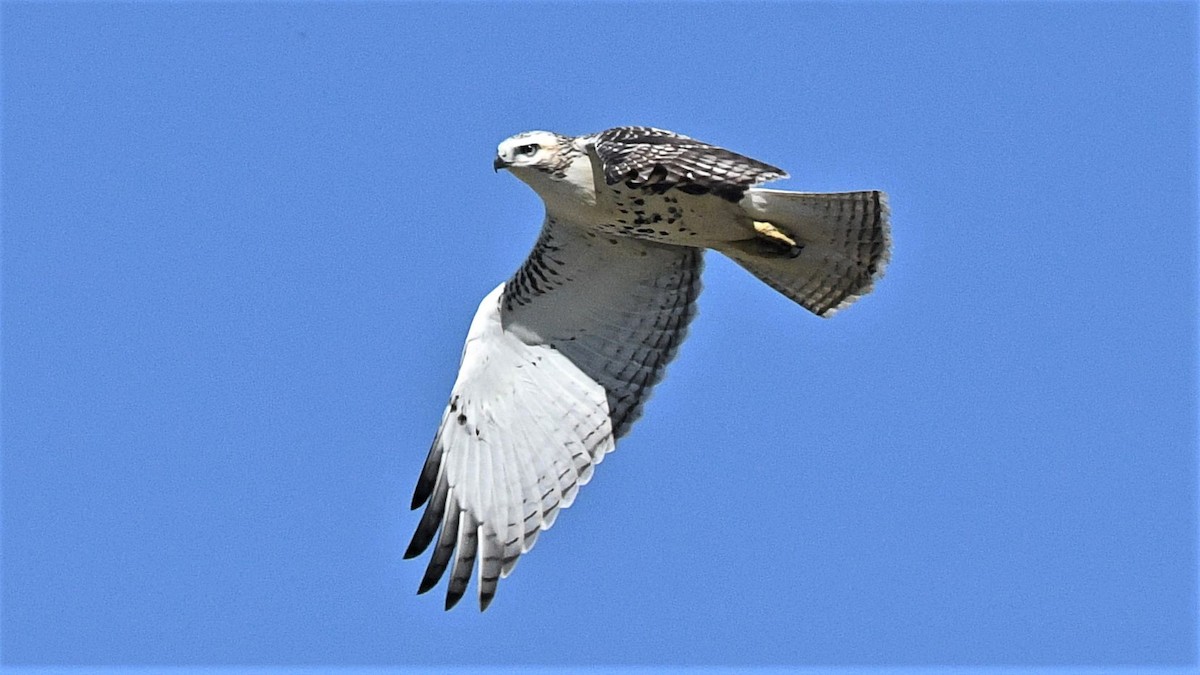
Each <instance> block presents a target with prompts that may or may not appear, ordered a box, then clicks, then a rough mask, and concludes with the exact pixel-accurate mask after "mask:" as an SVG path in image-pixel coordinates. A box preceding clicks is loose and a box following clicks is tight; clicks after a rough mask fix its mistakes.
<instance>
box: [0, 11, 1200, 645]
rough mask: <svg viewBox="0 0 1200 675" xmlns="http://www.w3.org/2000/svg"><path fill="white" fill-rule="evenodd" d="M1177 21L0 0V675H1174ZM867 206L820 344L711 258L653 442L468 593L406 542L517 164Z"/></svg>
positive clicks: (649, 414)
mask: <svg viewBox="0 0 1200 675" xmlns="http://www.w3.org/2000/svg"><path fill="white" fill-rule="evenodd" d="M1196 19H1197V12H1196V7H1195V5H1186V4H1115V3H1114V4H1103V5H1084V4H1050V5H1042V4H1032V3H1021V4H982V5H976V4H971V5H967V4H870V3H853V4H820V5H782V4H780V5H735V6H729V5H717V4H671V5H657V4H628V5H626V4H607V5H591V6H587V7H581V6H573V5H516V4H510V5H483V4H458V5H449V6H435V5H426V4H383V3H349V4H332V3H307V4H288V3H256V4H236V3H228V4H224V3H218V4H183V3H170V4H150V3H121V4H101V3H56V4H41V3H38V4H26V3H12V2H9V3H5V4H4V5H3V7H2V8H0V22H2V24H3V26H2V33H0V36H2V38H3V45H2V51H0V54H2V57H3V101H2V103H3V137H2V140H3V150H2V156H0V159H2V162H3V179H2V180H3V203H2V207H3V240H2V246H3V248H2V253H3V257H2V262H3V275H2V291H3V305H2V314H0V319H2V322H3V342H2V347H3V360H2V367H0V375H2V394H3V400H2V408H0V411H2V428H0V430H2V434H3V464H2V480H3V484H2V487H3V499H2V502H0V506H2V515H3V539H2V544H3V549H2V551H3V567H2V572H3V585H2V595H0V600H2V605H0V649H2V651H0V658H2V659H3V661H4V662H5V663H8V664H16V665H38V664H58V665H86V664H102V665H139V664H140V665H154V664H159V665H166V664H174V665H186V666H204V665H231V664H250V665H272V664H281V665H320V664H345V665H380V666H385V665H409V666H421V665H431V664H461V665H486V664H506V665H512V664H532V665H554V664H592V665H605V664H630V665H639V664H640V665H655V664H679V665H699V664H709V665H743V664H744V665H777V666H786V665H804V666H825V665H857V666H893V665H894V666H916V665H930V666H935V665H945V666H958V665H964V666H965V665H989V664H997V665H1018V666H1065V665H1071V664H1088V665H1093V666H1110V665H1111V666H1130V665H1136V664H1153V665H1160V666H1181V665H1186V664H1190V663H1194V662H1195V658H1196V629H1197V626H1196V609H1197V606H1196V605H1197V602H1196V599H1197V586H1196V570H1197V559H1196V532H1197V522H1196V504H1197V499H1196V487H1197V486H1196V477H1197V466H1196V441H1197V428H1196V424H1197V409H1196V393H1197V392H1196V378H1197V367H1196V366H1197V363H1196V360H1197V340H1196V311H1197V293H1196V290H1197V284H1196V281H1197V279H1196V271H1197V259H1196V250H1197V247H1196V224H1197V195H1196V148H1197V142H1196V141H1197V137H1196V111H1197V108H1196V84H1195V83H1196V75H1197V72H1196V46H1195V45H1196ZM631 123H632V124H647V125H654V126H660V127H665V128H670V129H675V130H677V131H680V132H683V133H687V134H689V135H692V136H695V137H697V138H700V139H703V140H707V141H710V142H714V143H718V144H721V145H724V146H727V147H730V148H732V149H735V150H738V151H740V152H743V153H745V154H749V155H751V156H754V157H757V158H760V159H762V160H764V161H767V162H770V163H772V164H776V165H779V166H782V167H784V168H786V169H787V170H789V171H790V173H791V175H792V178H790V179H789V180H787V181H784V182H782V183H780V184H779V187H785V188H791V189H797V190H813V191H821V190H850V189H866V188H878V189H884V190H886V191H888V193H889V194H890V197H891V206H892V214H893V228H894V232H893V233H894V237H895V250H894V255H893V261H892V264H891V266H890V268H889V270H888V274H887V277H886V278H885V279H884V280H883V281H882V282H881V283H880V285H879V286H878V289H877V291H876V292H875V293H874V294H872V295H871V296H870V297H868V298H866V299H865V300H863V301H862V302H860V303H859V304H858V305H856V306H855V307H853V308H852V309H850V310H848V311H846V312H844V313H843V314H840V315H839V316H837V317H835V318H834V319H832V320H829V321H824V320H820V319H817V318H815V317H812V316H811V315H808V314H806V313H805V312H804V311H803V310H801V309H800V308H799V307H796V306H793V305H792V304H791V303H789V302H788V301H787V300H785V299H784V298H782V297H781V296H778V295H777V294H775V293H774V292H772V291H771V290H770V289H768V288H766V287H765V286H763V285H761V284H759V283H758V282H756V281H755V280H754V279H753V278H752V277H750V276H749V275H748V274H746V273H744V272H742V271H741V270H740V269H738V268H736V267H735V266H734V265H732V264H731V263H729V262H727V261H725V260H723V259H721V258H719V257H718V256H717V255H715V254H714V255H711V256H710V257H709V259H708V269H707V273H706V290H705V292H704V294H703V295H702V297H701V299H700V316H699V318H698V319H697V321H696V322H695V323H694V324H693V328H692V333H691V337H690V338H689V340H688V342H687V343H686V344H685V345H684V347H683V349H682V351H681V353H680V356H679V358H678V359H677V361H676V362H675V363H674V364H673V365H672V367H671V368H670V370H669V374H668V377H667V379H666V380H665V382H664V383H663V384H662V385H661V386H660V387H659V388H658V390H657V392H656V394H655V397H654V398H653V399H652V401H651V402H650V403H649V405H648V406H647V410H646V416H645V417H644V418H643V419H642V421H641V422H640V423H639V424H638V425H637V426H636V427H635V429H634V431H633V433H632V434H631V435H630V436H628V437H627V438H626V439H624V441H623V442H622V443H621V445H620V447H619V448H618V450H617V452H616V453H615V454H614V455H612V456H610V457H609V459H608V461H606V462H605V463H604V464H603V466H601V467H600V468H599V470H598V471H597V474H596V478H595V480H593V482H592V483H591V484H589V485H588V486H587V487H586V488H585V489H584V490H583V491H582V493H581V496H580V498H579V500H578V501H577V502H576V505H575V506H573V507H572V508H571V509H570V510H569V511H567V512H566V513H564V514H563V516H562V517H561V518H560V519H559V521H558V524H557V525H556V526H555V528H554V529H553V530H552V531H550V532H549V533H547V534H545V535H543V536H542V537H541V539H540V540H539V543H538V546H537V548H536V549H535V550H534V551H533V552H532V553H531V554H530V555H528V556H527V557H526V558H525V559H523V560H522V562H521V564H520V566H519V567H518V568H517V570H516V572H515V574H514V575H513V576H512V577H510V578H509V579H507V580H505V581H504V582H502V584H501V586H500V592H499V595H498V596H497V599H496V601H495V603H494V604H493V605H492V607H491V609H489V611H488V612H487V613H486V614H483V615H480V614H479V613H478V612H477V611H476V610H475V609H474V607H473V601H472V602H464V603H463V604H462V605H460V607H459V608H458V609H457V610H455V611H453V612H450V613H444V612H443V611H442V609H441V604H442V599H441V588H439V589H438V591H437V592H436V593H433V594H430V595H428V596H421V597H417V596H415V595H413V593H414V591H415V588H416V586H417V582H418V580H419V579H420V576H421V573H422V571H423V567H424V564H423V560H422V561H403V560H402V559H401V553H402V552H403V549H404V546H405V544H406V543H407V540H408V537H409V535H410V533H411V530H412V528H413V526H414V525H415V524H416V522H417V518H418V514H416V513H412V512H409V511H408V509H407V503H408V500H409V497H410V495H411V490H412V487H413V484H414V482H415V479H416V475H417V472H418V470H419V467H420V465H421V462H422V461H423V459H424V456H425V453H426V450H427V448H428V444H429V441H430V439H431V438H432V435H433V432H434V428H435V426H436V424H437V421H438V419H439V417H440V414H441V411H442V408H443V406H444V405H445V403H446V398H447V396H448V393H449V389H450V385H451V384H452V382H453V378H454V374H455V372H456V368H457V362H458V358H459V355H460V350H461V347H462V341H463V338H464V336H465V334H466V329H467V325H468V323H469V321H470V318H471V315H472V313H473V311H474V309H475V307H476V305H477V304H478V301H479V299H480V298H481V297H482V296H483V295H484V294H485V293H487V291H489V290H490V289H491V288H493V287H494V286H495V285H496V284H497V283H499V282H500V281H503V280H504V279H505V278H507V276H508V275H510V274H511V273H512V271H513V270H514V269H515V268H516V267H517V265H518V264H519V263H520V261H521V260H522V259H523V257H524V255H525V254H526V252H527V251H528V249H529V247H530V246H531V245H532V242H533V240H534V238H535V236H536V232H537V227H538V224H539V223H540V219H541V206H540V203H539V202H538V200H537V198H536V197H535V196H534V195H533V193H532V192H531V191H529V190H528V189H527V188H526V187H525V186H523V185H521V184H520V183H519V182H518V181H516V180H515V179H513V178H512V177H511V176H508V175H504V174H501V175H494V174H493V173H492V169H491V159H492V156H493V152H494V149H495V146H496V144H497V143H498V142H499V141H500V140H502V139H503V138H505V137H507V136H509V135H511V134H513V133H515V132H518V131H522V130H525V129H533V128H546V129H553V130H557V131H561V132H565V133H587V132H593V131H597V130H600V129H603V128H606V127H609V126H614V125H618V124H631Z"/></svg>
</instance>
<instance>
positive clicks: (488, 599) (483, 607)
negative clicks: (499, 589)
mask: <svg viewBox="0 0 1200 675" xmlns="http://www.w3.org/2000/svg"><path fill="white" fill-rule="evenodd" d="M495 597H496V594H495V593H494V592H493V593H480V594H479V611H481V612H486V611H487V608H488V606H489V605H491V604H492V598H495Z"/></svg>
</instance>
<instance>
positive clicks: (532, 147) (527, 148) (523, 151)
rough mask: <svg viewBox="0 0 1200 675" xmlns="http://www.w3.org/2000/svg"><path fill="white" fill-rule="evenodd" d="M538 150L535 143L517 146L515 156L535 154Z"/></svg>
mask: <svg viewBox="0 0 1200 675" xmlns="http://www.w3.org/2000/svg"><path fill="white" fill-rule="evenodd" d="M538 149H539V147H538V144H537V143H530V144H529V145H522V146H519V147H518V148H517V154H518V155H532V154H534V153H536V152H537V151H538Z"/></svg>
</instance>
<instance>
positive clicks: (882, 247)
mask: <svg viewBox="0 0 1200 675" xmlns="http://www.w3.org/2000/svg"><path fill="white" fill-rule="evenodd" d="M741 206H742V208H743V209H744V210H745V212H746V214H747V215H748V216H750V217H751V218H752V219H753V220H755V221H759V223H760V224H756V228H759V231H760V233H762V232H763V230H762V228H764V227H769V226H773V229H774V230H777V231H778V233H781V234H782V235H785V236H786V237H788V238H790V239H792V240H794V241H795V243H796V247H795V248H794V249H793V252H792V253H793V254H794V257H792V256H791V255H782V254H779V253H775V254H768V253H764V252H763V251H761V250H756V248H755V247H753V246H739V245H731V246H722V247H718V248H717V250H719V251H721V253H724V254H725V255H727V256H729V257H730V258H731V259H733V261H734V262H736V263H738V264H739V265H741V266H742V267H744V268H745V269H746V270H747V271H749V272H750V273H751V274H753V275H754V276H756V277H758V278H759V279H761V280H762V281H763V282H764V283H766V284H767V285H769V286H770V287H772V288H774V289H775V290H777V291H779V292H780V293H782V294H784V295H785V296H787V297H788V298H791V299H792V300H794V301H796V302H797V303H799V304H800V305H801V306H803V307H804V308H805V309H807V310H808V311H810V312H812V313H813V314H816V315H817V316H821V317H830V316H833V314H834V313H835V312H837V311H838V310H839V309H841V308H843V307H846V306H847V305H850V304H851V303H853V302H854V301H855V300H857V299H859V298H860V297H862V296H864V295H866V294H867V293H869V292H870V291H871V289H872V288H873V287H874V285H875V282H876V281H877V280H878V279H879V278H880V277H882V276H883V272H884V268H885V267H886V266H887V262H888V257H889V256H890V254H891V245H892V241H891V235H890V233H889V227H888V207H887V195H886V194H884V193H883V192H880V191H878V190H870V191H862V192H831V193H807V192H788V191H785V190H766V189H761V188H751V189H749V190H747V191H746V196H745V197H744V198H743V199H742V201H741ZM767 223H769V226H767V225H765V224H767ZM778 233H772V234H774V236H775V237H776V238H778Z"/></svg>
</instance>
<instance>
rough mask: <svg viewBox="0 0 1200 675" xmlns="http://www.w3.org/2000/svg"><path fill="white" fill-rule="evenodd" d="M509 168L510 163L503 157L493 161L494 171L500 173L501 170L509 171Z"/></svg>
mask: <svg viewBox="0 0 1200 675" xmlns="http://www.w3.org/2000/svg"><path fill="white" fill-rule="evenodd" d="M507 168H508V162H506V161H504V158H503V157H496V159H494V160H492V170H493V171H499V170H500V169H507Z"/></svg>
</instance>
